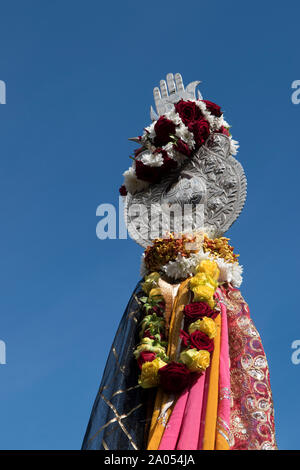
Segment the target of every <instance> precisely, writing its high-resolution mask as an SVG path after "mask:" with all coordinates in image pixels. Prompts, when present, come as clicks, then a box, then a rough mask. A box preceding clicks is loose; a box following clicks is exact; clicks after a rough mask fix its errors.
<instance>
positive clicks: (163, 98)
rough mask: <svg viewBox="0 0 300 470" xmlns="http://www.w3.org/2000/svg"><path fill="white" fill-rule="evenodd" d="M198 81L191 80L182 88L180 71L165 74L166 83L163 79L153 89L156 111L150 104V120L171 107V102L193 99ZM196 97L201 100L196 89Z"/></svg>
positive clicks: (153, 119)
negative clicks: (158, 85)
mask: <svg viewBox="0 0 300 470" xmlns="http://www.w3.org/2000/svg"><path fill="white" fill-rule="evenodd" d="M199 83H201V82H199V81H195V82H191V83H189V84H188V86H187V87H186V88H184V85H183V81H182V76H181V75H180V73H175V76H174V75H173V74H172V73H168V75H167V83H166V81H165V80H161V81H160V89H159V87H155V88H154V89H153V96H154V102H155V106H156V111H157V112H156V113H155V111H154V109H153V107H152V106H151V110H150V117H151V119H152V121H156V120H157V119H158V118H159V116H162V115H163V114H165V113H166V112H168V111H170V110H171V109H172V108H173V104H174V103H177V102H178V101H179V100H181V99H183V100H195V99H196V96H195V90H196V87H197V85H199ZM197 99H198V100H202V96H201V93H200V92H199V90H198V94H197Z"/></svg>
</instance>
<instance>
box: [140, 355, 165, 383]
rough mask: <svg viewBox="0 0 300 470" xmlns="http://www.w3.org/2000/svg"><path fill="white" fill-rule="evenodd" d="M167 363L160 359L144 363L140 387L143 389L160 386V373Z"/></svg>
mask: <svg viewBox="0 0 300 470" xmlns="http://www.w3.org/2000/svg"><path fill="white" fill-rule="evenodd" d="M165 365H166V362H164V361H162V360H161V359H160V357H157V358H156V359H154V361H151V362H144V364H143V365H142V372H141V375H140V377H139V385H140V386H141V387H142V388H151V387H157V386H158V384H159V377H158V371H159V369H160V368H161V367H164V366H165Z"/></svg>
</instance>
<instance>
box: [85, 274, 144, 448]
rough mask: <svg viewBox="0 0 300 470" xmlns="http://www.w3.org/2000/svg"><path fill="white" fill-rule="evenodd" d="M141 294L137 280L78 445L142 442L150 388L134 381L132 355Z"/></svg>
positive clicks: (125, 445) (116, 445)
mask: <svg viewBox="0 0 300 470" xmlns="http://www.w3.org/2000/svg"><path fill="white" fill-rule="evenodd" d="M141 295H143V293H142V290H141V287H140V283H138V284H137V287H136V288H135V290H134V292H133V294H132V296H131V298H130V300H129V303H128V305H127V308H126V310H125V312H124V315H123V317H122V319H121V322H120V325H119V328H118V330H117V333H116V336H115V339H114V342H113V344H112V347H111V350H110V353H109V356H108V359H107V363H106V367H105V370H104V374H103V377H102V381H101V384H100V388H99V391H98V394H97V396H96V399H95V403H94V406H93V409H92V413H91V417H90V420H89V423H88V427H87V431H86V434H85V437H84V441H83V445H82V449H85V450H87V449H91V450H96V449H101V450H104V449H106V450H134V449H141V448H142V447H143V445H144V428H145V425H146V418H147V404H148V402H149V398H150V397H149V394H151V393H152V390H150V391H147V390H143V389H142V388H141V387H139V386H138V385H137V383H138V375H139V370H138V366H137V363H136V360H135V359H134V356H133V351H134V348H135V347H136V344H137V343H138V342H139V336H138V324H139V323H140V321H141V319H142V316H143V313H142V308H141V303H140V301H139V297H140V296H141ZM151 412H152V410H151ZM151 414H152V413H151Z"/></svg>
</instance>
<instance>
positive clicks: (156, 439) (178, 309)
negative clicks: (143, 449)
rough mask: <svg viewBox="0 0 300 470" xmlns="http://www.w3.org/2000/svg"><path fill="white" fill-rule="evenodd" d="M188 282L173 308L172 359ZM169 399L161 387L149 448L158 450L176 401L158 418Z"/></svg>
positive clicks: (182, 284) (182, 286)
mask: <svg viewBox="0 0 300 470" xmlns="http://www.w3.org/2000/svg"><path fill="white" fill-rule="evenodd" d="M188 283H189V279H186V280H185V281H184V282H182V283H181V285H180V287H179V290H178V294H177V296H176V298H175V302H174V306H173V309H172V315H171V322H170V330H169V343H168V353H167V354H168V356H169V358H170V360H174V359H176V352H177V347H178V342H179V335H180V329H181V324H182V318H183V309H184V306H185V305H186V304H188V303H189V297H190V292H189V289H188ZM169 399H170V395H169V394H166V393H164V392H163V391H162V390H161V389H159V390H158V392H157V394H156V400H155V405H154V411H153V415H152V420H151V426H150V431H149V438H148V446H147V450H157V449H158V448H159V444H160V441H161V438H162V436H163V433H164V431H165V426H166V424H167V422H168V419H169V417H170V415H171V413H172V410H173V407H174V404H175V403H174V404H173V406H171V407H169V409H168V410H167V411H166V413H165V415H164V418H163V420H162V419H158V418H159V416H160V413H161V411H162V410H163V407H164V406H165V405H166V404H167V403H168V401H169Z"/></svg>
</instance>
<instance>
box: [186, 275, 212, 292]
mask: <svg viewBox="0 0 300 470" xmlns="http://www.w3.org/2000/svg"><path fill="white" fill-rule="evenodd" d="M198 286H209V287H212V288H213V290H214V291H215V290H216V288H217V287H218V283H217V281H215V280H214V279H213V278H212V277H211V276H210V275H209V274H206V273H202V272H201V273H197V274H195V276H194V277H192V278H191V280H190V288H191V289H192V288H193V287H198Z"/></svg>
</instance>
